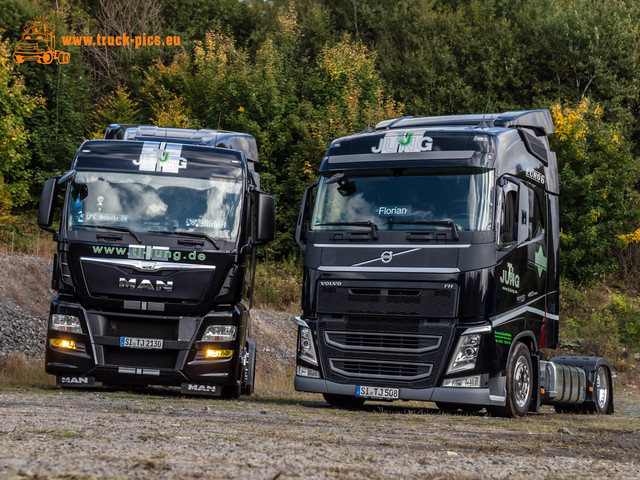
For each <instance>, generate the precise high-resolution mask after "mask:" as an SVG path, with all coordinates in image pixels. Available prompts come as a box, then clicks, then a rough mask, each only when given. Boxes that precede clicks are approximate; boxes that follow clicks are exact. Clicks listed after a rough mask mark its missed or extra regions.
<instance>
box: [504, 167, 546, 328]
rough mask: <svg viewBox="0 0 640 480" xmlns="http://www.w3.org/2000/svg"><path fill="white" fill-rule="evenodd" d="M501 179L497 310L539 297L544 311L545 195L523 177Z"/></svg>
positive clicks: (524, 303)
mask: <svg viewBox="0 0 640 480" xmlns="http://www.w3.org/2000/svg"><path fill="white" fill-rule="evenodd" d="M516 182H517V183H516ZM501 183H502V185H501V188H500V190H499V192H498V201H497V207H498V208H497V219H496V220H497V225H498V264H497V269H496V272H495V276H496V285H497V287H498V288H497V292H498V293H497V295H498V298H497V305H498V312H500V313H501V312H505V311H508V310H510V309H512V308H516V307H520V306H523V305H532V306H534V307H535V306H536V305H537V302H536V300H537V299H539V300H540V305H539V306H538V307H537V308H538V309H540V310H541V311H544V295H545V293H546V291H545V289H546V262H545V257H546V251H547V246H546V244H545V243H544V239H545V236H544V226H543V223H544V222H543V218H542V212H543V211H544V210H542V205H541V198H544V195H542V194H539V193H538V192H536V190H534V189H533V188H531V187H530V186H529V185H527V184H526V183H524V182H522V181H512V180H509V179H503V180H502V182H501ZM532 302H533V303H532ZM522 327H524V325H522Z"/></svg>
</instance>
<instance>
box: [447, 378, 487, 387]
mask: <svg viewBox="0 0 640 480" xmlns="http://www.w3.org/2000/svg"><path fill="white" fill-rule="evenodd" d="M442 386H443V387H463V388H478V387H480V375H474V376H472V377H461V378H447V379H445V380H444V381H443V382H442Z"/></svg>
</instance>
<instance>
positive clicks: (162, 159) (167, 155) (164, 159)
mask: <svg viewBox="0 0 640 480" xmlns="http://www.w3.org/2000/svg"><path fill="white" fill-rule="evenodd" d="M167 160H169V152H164V155H162V156H161V157H158V161H159V162H166V161H167Z"/></svg>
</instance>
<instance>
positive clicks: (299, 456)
mask: <svg viewBox="0 0 640 480" xmlns="http://www.w3.org/2000/svg"><path fill="white" fill-rule="evenodd" d="M306 398H307V399H294V398H293V397H290V398H282V397H281V398H276V397H273V398H269V397H251V398H245V399H241V400H239V401H235V400H215V399H207V398H195V397H182V396H179V395H176V394H174V393H172V392H167V391H161V392H158V391H157V390H154V391H152V390H146V391H142V392H115V391H111V392H110V391H89V392H86V391H85V392H76V391H62V390H56V389H23V388H20V389H18V388H14V389H4V390H3V391H2V392H0V477H1V478H15V479H18V478H38V479H55V478H78V479H80V478H82V479H96V478H256V479H275V478H278V479H282V480H284V479H294V478H304V479H315V478H331V479H350V478H372V479H391V478H402V479H425V478H427V479H429V478H443V479H470V478H620V479H622V478H625V479H628V478H640V407H639V405H640V395H638V394H637V393H621V394H618V395H617V397H616V400H617V411H618V413H616V414H615V415H613V416H590V415H560V414H555V413H553V412H552V410H551V409H550V408H549V407H544V411H543V413H540V414H535V415H529V416H527V417H526V418H524V419H514V420H507V419H500V418H491V417H487V416H485V415H484V414H478V415H472V416H465V415H462V414H461V415H443V414H440V413H438V411H437V410H436V409H435V408H428V407H429V406H432V407H433V405H431V404H425V405H424V407H427V408H422V407H417V406H416V405H419V404H413V403H412V404H409V406H407V404H402V403H394V404H391V405H384V404H373V405H368V404H367V405H365V407H363V409H361V410H357V411H348V410H339V409H334V408H330V407H328V406H327V405H326V404H325V403H324V402H322V400H321V397H319V396H313V395H309V396H308V397H306Z"/></svg>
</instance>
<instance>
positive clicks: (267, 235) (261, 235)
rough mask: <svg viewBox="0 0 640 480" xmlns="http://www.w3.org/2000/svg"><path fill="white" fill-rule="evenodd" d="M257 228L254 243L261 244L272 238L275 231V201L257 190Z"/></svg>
mask: <svg viewBox="0 0 640 480" xmlns="http://www.w3.org/2000/svg"><path fill="white" fill-rule="evenodd" d="M257 211H258V212H257V213H258V228H257V231H256V238H255V239H254V243H255V244H257V245H263V244H265V243H268V242H270V241H271V240H273V238H274V236H275V233H276V201H275V200H274V198H273V197H272V196H270V195H267V194H266V193H263V192H258V205H257Z"/></svg>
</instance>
